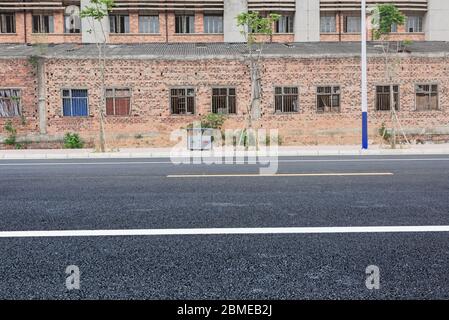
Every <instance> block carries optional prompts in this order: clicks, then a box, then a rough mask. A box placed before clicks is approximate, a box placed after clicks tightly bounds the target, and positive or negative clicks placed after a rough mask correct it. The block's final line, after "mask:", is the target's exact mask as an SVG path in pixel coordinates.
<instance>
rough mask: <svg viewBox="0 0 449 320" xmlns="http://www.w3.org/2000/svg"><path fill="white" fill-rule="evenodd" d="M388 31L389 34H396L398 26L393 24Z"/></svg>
mask: <svg viewBox="0 0 449 320" xmlns="http://www.w3.org/2000/svg"><path fill="white" fill-rule="evenodd" d="M390 31H391V32H398V25H397V24H396V23H393V24H392V25H391V29H390Z"/></svg>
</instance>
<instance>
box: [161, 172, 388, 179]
mask: <svg viewBox="0 0 449 320" xmlns="http://www.w3.org/2000/svg"><path fill="white" fill-rule="evenodd" d="M392 175H394V174H393V173H391V172H340V173H277V174H258V173H244V174H238V173H236V174H171V175H168V176H167V178H219V177H345V176H348V177H351V176H362V177H363V176H392Z"/></svg>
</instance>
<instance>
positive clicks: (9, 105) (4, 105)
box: [0, 89, 20, 117]
mask: <svg viewBox="0 0 449 320" xmlns="http://www.w3.org/2000/svg"><path fill="white" fill-rule="evenodd" d="M15 116H20V90H19V89H0V117H15Z"/></svg>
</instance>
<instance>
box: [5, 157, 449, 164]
mask: <svg viewBox="0 0 449 320" xmlns="http://www.w3.org/2000/svg"><path fill="white" fill-rule="evenodd" d="M17 160H25V161H30V160H32V159H28V160H27V159H0V166H69V165H70V166H72V165H92V166H98V165H101V166H102V165H142V164H173V162H171V161H109V162H107V161H104V162H19V163H2V161H17ZM273 161H274V160H273ZM392 161H449V158H404V159H401V158H385V159H382V158H378V159H277V162H279V163H301V162H392ZM243 164H244V165H250V164H248V163H243ZM185 165H188V163H187V164H185ZM218 165H236V163H221V164H218ZM209 166H210V165H209Z"/></svg>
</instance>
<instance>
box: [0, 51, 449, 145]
mask: <svg viewBox="0 0 449 320" xmlns="http://www.w3.org/2000/svg"><path fill="white" fill-rule="evenodd" d="M359 64H360V60H359V58H351V57H347V58H276V59H274V58H271V59H266V60H264V64H263V68H262V89H263V105H262V114H263V115H262V118H261V120H260V121H257V122H256V123H255V127H260V128H267V129H270V128H272V129H279V130H280V134H281V136H282V139H283V142H284V144H286V145H295V144H318V143H320V144H321V143H323V144H357V143H359V142H360V135H361V134H360V126H361V116H360V89H359V87H360V83H359V79H360V67H359ZM16 66H19V67H16ZM45 69H46V70H45V77H46V85H47V88H46V92H47V94H46V97H47V101H46V105H47V109H48V110H47V111H48V123H47V131H48V135H49V138H50V139H53V138H58V137H59V138H60V137H61V136H62V135H63V133H65V132H68V131H72V132H79V133H80V134H81V135H82V136H83V137H84V138H85V139H86V140H88V141H93V140H95V139H96V137H97V133H98V105H99V103H100V98H99V97H100V93H101V90H100V83H99V81H98V78H99V72H98V68H97V65H96V61H95V60H61V59H50V60H48V61H47V62H46V65H45ZM0 70H1V71H0V75H1V79H5V80H2V83H1V84H0V87H9V86H12V87H17V86H20V87H23V93H24V115H25V116H26V118H27V127H26V128H27V130H28V131H29V132H30V133H36V132H37V122H38V119H37V113H36V112H37V111H36V109H37V101H36V100H35V99H36V97H35V82H34V81H35V80H34V78H35V75H34V74H33V69H32V68H31V67H30V66H29V65H28V64H27V63H26V61H25V60H20V61H16V60H2V61H1V68H0ZM396 72H397V79H398V80H397V81H396V84H399V85H400V99H401V106H400V111H399V113H398V114H399V118H400V120H401V124H402V126H403V127H404V130H406V131H407V132H408V133H410V134H411V133H432V132H433V133H441V134H443V133H446V134H447V133H449V132H447V131H448V129H447V128H448V125H449V78H448V76H447V75H448V74H449V59H448V58H447V57H445V58H444V57H427V56H413V57H411V56H404V57H403V59H402V60H401V62H400V63H399V65H398V66H397V68H396ZM384 77H385V68H384V62H383V59H382V58H381V57H377V58H374V57H372V58H370V62H369V125H370V139H371V140H372V141H373V142H379V140H380V138H379V136H378V129H379V128H380V126H381V124H382V123H383V122H385V123H386V124H387V126H389V125H390V113H389V112H379V111H375V105H374V103H375V102H374V101H375V85H376V84H385V83H386V81H385V78H384ZM106 82H107V85H108V86H114V87H129V88H131V89H132V106H131V108H132V111H131V115H130V116H127V117H119V116H117V117H111V116H108V117H107V119H106V133H107V139H108V141H109V145H111V144H112V145H148V146H167V145H170V144H172V142H170V141H169V134H170V132H171V131H172V130H175V129H179V128H181V127H185V126H186V125H188V124H189V123H191V122H192V121H194V120H198V119H199V118H200V117H201V116H202V115H205V114H207V113H208V112H210V108H211V106H210V105H211V103H210V101H211V87H213V86H232V87H235V88H236V89H237V98H238V99H237V111H238V114H237V115H230V116H229V117H228V120H227V121H226V123H225V127H226V128H241V127H242V126H243V124H244V119H245V116H244V113H245V109H246V104H247V103H248V101H249V97H250V83H249V74H248V69H247V67H246V65H245V63H244V62H243V61H241V60H232V59H203V60H120V59H116V60H109V61H108V65H107V76H106ZM428 82H432V83H438V84H439V86H440V110H439V111H427V112H417V111H415V103H414V101H415V94H414V85H415V84H416V83H428ZM320 85H339V86H340V87H341V106H342V107H341V112H340V113H334V114H322V113H317V112H316V95H315V92H316V86H320ZM174 86H189V87H193V88H195V94H196V114H195V115H171V114H170V105H169V92H170V88H171V87H174ZM275 86H298V87H299V92H300V94H299V112H298V113H290V114H275V113H274V95H273V92H274V87H275ZM62 88H86V89H88V91H89V116H88V117H74V118H71V117H62V98H61V89H62ZM33 99H34V100H33ZM4 121H5V120H4V119H0V125H2V127H1V128H0V135H2V134H3V135H4V131H3V124H4ZM15 121H19V120H18V119H16V120H15ZM22 132H23V131H22ZM138 137H139V138H138ZM142 137H144V138H143V139H142Z"/></svg>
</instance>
